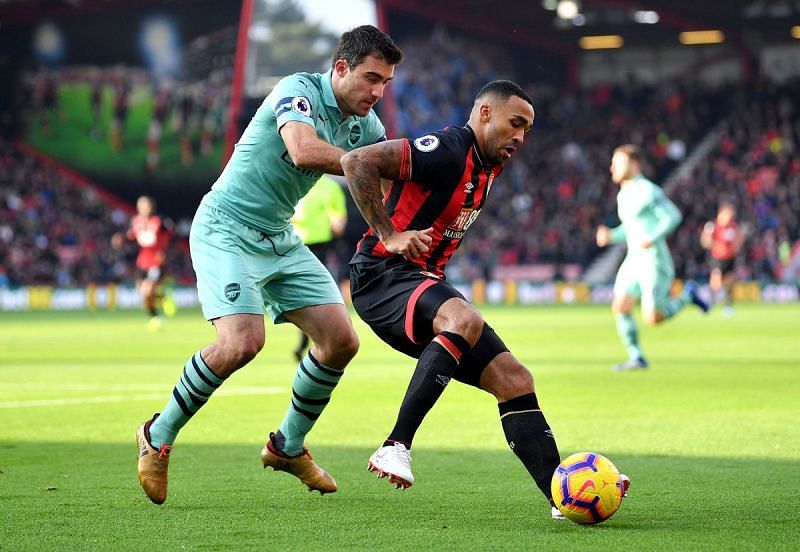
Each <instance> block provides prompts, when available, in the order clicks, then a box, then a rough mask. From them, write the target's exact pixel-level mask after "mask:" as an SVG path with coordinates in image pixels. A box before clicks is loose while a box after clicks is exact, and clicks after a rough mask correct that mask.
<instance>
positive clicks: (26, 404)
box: [0, 387, 287, 408]
mask: <svg viewBox="0 0 800 552" xmlns="http://www.w3.org/2000/svg"><path fill="white" fill-rule="evenodd" d="M286 392H287V390H286V388H285V387H233V388H230V389H220V390H219V391H217V392H216V393H214V396H215V397H216V396H222V397H234V396H242V395H277V394H283V393H286ZM167 396H168V391H165V392H161V393H148V394H146V395H104V396H102V397H75V398H73V399H32V400H26V401H8V402H0V408H34V407H42V406H70V405H84V404H102V403H118V402H127V401H152V400H157V399H165V398H166V397H167Z"/></svg>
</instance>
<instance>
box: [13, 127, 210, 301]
mask: <svg viewBox="0 0 800 552" xmlns="http://www.w3.org/2000/svg"><path fill="white" fill-rule="evenodd" d="M131 215H132V211H129V210H127V209H123V208H121V207H113V206H112V205H111V204H110V203H109V201H108V200H107V199H106V198H104V197H102V196H101V195H100V194H98V192H97V191H96V190H95V189H94V188H92V187H90V186H85V185H80V184H79V183H77V182H76V181H75V180H73V179H71V178H70V177H69V175H68V174H66V173H61V172H59V171H58V170H56V169H54V168H51V167H49V166H47V165H46V164H45V163H43V162H42V161H41V160H39V159H38V158H37V157H35V156H32V155H29V154H26V153H24V152H23V151H22V150H21V149H20V148H18V147H16V146H14V145H12V144H9V143H5V142H2V141H0V287H4V286H16V285H56V286H60V287H72V286H85V285H88V284H109V283H131V282H133V279H134V263H133V260H134V259H135V257H136V248H135V244H133V243H132V242H131V243H128V244H126V245H125V246H124V247H122V248H119V249H116V248H114V247H112V246H111V236H112V235H113V234H114V233H116V232H120V231H122V232H124V231H126V230H127V228H128V226H129V224H130V217H131ZM183 241H185V240H181V239H174V240H172V243H171V245H170V250H169V252H168V253H167V268H166V273H167V274H169V275H171V276H172V277H173V278H174V279H175V281H176V282H179V283H191V282H192V281H193V278H194V274H193V272H192V269H191V264H190V262H189V259H188V252H187V250H186V247H185V245H184V243H183Z"/></svg>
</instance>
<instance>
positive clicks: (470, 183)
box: [467, 182, 475, 191]
mask: <svg viewBox="0 0 800 552" xmlns="http://www.w3.org/2000/svg"><path fill="white" fill-rule="evenodd" d="M474 187H475V185H474V184H473V183H472V182H467V191H470V190H471V189H472V188H474Z"/></svg>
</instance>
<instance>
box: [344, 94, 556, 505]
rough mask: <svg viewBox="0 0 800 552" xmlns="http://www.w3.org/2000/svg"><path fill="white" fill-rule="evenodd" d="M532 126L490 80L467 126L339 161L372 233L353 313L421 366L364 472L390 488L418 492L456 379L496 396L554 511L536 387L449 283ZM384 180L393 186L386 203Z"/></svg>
mask: <svg viewBox="0 0 800 552" xmlns="http://www.w3.org/2000/svg"><path fill="white" fill-rule="evenodd" d="M533 119H534V110H533V102H532V100H531V99H530V97H529V96H528V95H527V93H525V91H524V90H522V89H521V88H520V87H519V86H517V85H516V84H514V83H512V82H510V81H493V82H490V83H489V84H487V85H486V86H484V87H483V88H482V89H481V91H480V92H478V95H477V96H476V97H475V103H474V104H473V107H472V111H471V112H470V116H469V121H468V123H467V125H466V126H463V127H448V128H446V129H445V130H443V131H438V132H431V133H429V134H426V135H424V136H422V137H419V138H416V139H414V140H410V139H402V140H390V141H387V142H381V143H378V144H373V145H371V146H366V147H363V148H358V149H356V150H353V151H352V152H350V153H348V154H346V155H344V156H343V157H342V168H343V169H344V174H345V177H346V178H347V183H348V186H349V188H350V192H351V194H352V196H353V199H354V200H355V202H356V205H357V206H358V208H359V210H360V211H361V213H362V215H364V218H365V219H366V221H367V223H368V224H369V226H370V230H369V231H368V232H367V233H366V234H365V235H364V237H363V239H362V240H361V242H360V243H359V245H358V250H357V251H356V254H355V255H354V256H353V258H352V260H351V261H350V290H351V294H352V298H353V306H354V307H355V309H356V312H358V314H359V316H360V317H361V318H362V319H363V320H364V321H365V322H366V323H367V324H369V326H370V327H371V328H372V330H373V331H374V332H375V333H376V334H377V335H378V336H379V337H380V338H381V339H383V340H384V341H386V342H387V343H388V344H389V345H390V346H392V347H393V348H395V349H397V350H398V351H401V352H403V353H405V354H407V355H409V356H412V357H415V358H418V359H419V360H418V362H417V366H416V369H415V370H414V374H413V376H412V378H411V382H410V383H409V386H408V390H407V391H406V395H405V397H404V399H403V403H402V404H401V406H400V411H399V413H398V416H397V421H396V424H395V426H394V428H393V429H392V431H391V432H390V433H389V436H388V438H387V439H386V441H385V442H384V443H383V445H382V446H381V447H379V448H378V450H377V451H375V453H374V454H373V455H372V456H371V457H370V459H369V463H368V468H369V469H370V470H371V471H374V472H377V473H378V475H379V476H380V477H388V478H389V482H390V483H392V484H394V485H395V486H397V487H403V488H405V487H409V486H411V485H412V484H413V483H414V476H413V475H412V473H411V455H410V452H409V451H410V449H411V443H412V439H413V438H414V435H415V433H416V431H417V429H418V428H419V426H420V424H421V423H422V420H423V418H424V417H425V415H426V414H427V413H428V412H429V411H430V409H431V408H433V405H434V404H435V403H436V401H437V400H438V399H439V397H440V396H441V394H442V392H443V390H444V388H445V387H446V386H447V385H448V383H449V382H450V381H451V380H452V379H456V380H459V381H461V382H464V383H467V384H469V385H473V386H475V387H478V388H480V389H483V390H484V391H486V392H488V393H491V394H492V395H494V396H495V398H496V399H497V402H498V408H499V410H500V419H501V422H502V425H503V430H504V432H505V435H506V439H507V441H508V443H509V446H510V447H511V449H512V450H513V451H514V453H515V454H516V455H517V457H518V458H519V459H520V460H521V461H522V463H523V465H524V466H525V468H526V469H527V470H528V472H529V473H530V475H531V476H532V478H533V479H534V481H535V482H536V485H537V486H538V487H539V489H540V490H541V491H542V493H543V494H544V495H545V497H546V498H547V499H548V500H550V503H551V505H552V496H551V492H550V480H551V478H552V475H553V472H554V471H555V469H556V467H557V466H558V463H559V461H560V459H559V454H558V448H557V446H556V443H555V439H554V437H553V433H552V431H551V430H550V426H549V425H548V424H547V421H546V420H545V418H544V415H543V414H542V411H541V409H540V407H539V403H538V399H537V397H536V393H535V391H534V387H533V377H532V376H531V373H530V372H529V371H528V369H527V368H526V367H525V366H523V365H522V364H521V363H520V362H519V361H518V360H517V359H516V358H515V357H514V356H513V355H512V354H511V352H510V351H509V350H508V348H507V347H506V346H505V344H504V343H503V341H502V340H501V339H500V337H498V336H497V334H496V333H495V332H494V331H493V330H492V328H491V327H490V326H489V325H488V324H486V322H485V321H484V320H483V316H482V315H481V314H480V313H479V312H478V311H477V310H476V309H475V307H473V306H472V305H471V304H470V303H469V302H468V301H467V300H466V298H465V297H464V296H463V295H461V294H460V293H459V292H458V291H457V290H456V289H455V288H454V287H453V286H451V285H450V284H449V283H447V282H446V281H445V273H444V271H445V266H446V265H447V262H448V261H449V260H450V258H451V257H452V255H453V253H454V252H455V250H456V249H457V248H458V246H459V244H460V243H461V240H462V239H463V238H464V235H465V233H466V231H467V230H468V229H469V227H470V226H471V225H472V223H473V222H474V221H475V219H476V218H477V217H478V215H479V214H480V211H481V209H482V208H483V206H484V205H485V203H486V200H487V199H488V197H489V195H490V192H491V189H492V186H493V185H494V182H495V179H496V178H497V177H498V175H499V174H500V172H501V170H502V166H503V163H504V162H505V161H507V160H508V159H510V158H511V156H512V155H513V154H514V152H515V151H516V150H517V148H518V147H519V146H521V145H522V143H523V141H524V139H525V134H526V133H527V131H528V130H530V128H531V126H532V125H533ZM381 179H385V180H388V181H391V184H390V185H389V186H388V189H387V190H386V193H385V194H383V193H382V188H381ZM554 512H555V510H554ZM553 515H554V517H555V513H554V514H553Z"/></svg>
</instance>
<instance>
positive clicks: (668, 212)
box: [597, 144, 708, 372]
mask: <svg viewBox="0 0 800 552" xmlns="http://www.w3.org/2000/svg"><path fill="white" fill-rule="evenodd" d="M641 165H642V153H641V149H640V148H639V147H638V146H635V145H632V144H626V145H623V146H620V147H618V148H616V149H615V150H614V154H613V156H612V158H611V168H610V170H611V180H612V181H613V182H614V183H615V184H618V185H619V193H618V194H617V214H618V215H619V219H620V222H621V224H620V225H619V226H616V227H615V228H608V227H607V226H600V227H598V229H597V245H599V246H600V247H604V246H606V245H608V244H615V243H621V242H623V241H624V242H626V243H627V245H628V253H627V255H626V256H625V260H624V261H622V265H621V266H620V267H619V271H618V272H617V278H616V281H615V282H614V301H613V303H612V306H611V309H612V311H613V313H614V317H615V318H616V322H617V333H618V334H619V337H620V340H621V341H622V344H623V345H624V346H625V349H626V350H627V352H628V360H627V361H625V362H621V363H619V364H616V365H615V366H614V367H613V369H614V371H616V372H624V371H628V370H636V369H644V368H647V367H648V366H649V364H648V362H647V360H646V359H645V357H644V353H642V349H641V346H640V345H639V338H638V331H637V329H636V322H635V321H634V319H633V316H632V315H631V312H632V311H633V307H634V305H635V304H636V301H637V300H641V309H642V318H643V319H644V321H645V322H646V323H648V324H653V325H655V324H660V323H661V322H663V321H664V320H668V319H670V318H672V317H673V316H675V315H676V314H678V312H680V311H681V309H683V307H684V306H686V305H687V304H689V303H694V304H695V305H696V306H697V307H698V308H700V309H701V310H702V311H703V312H707V311H708V305H707V304H706V303H705V302H704V301H703V300H702V299H701V298H700V297H699V296H698V294H697V286H696V285H695V284H694V282H688V283H687V284H686V285H685V286H684V288H683V291H682V293H681V294H680V295H679V296H677V297H671V296H670V289H671V287H672V280H673V279H674V278H675V266H674V264H673V262H672V256H671V255H670V251H669V247H668V246H667V236H668V235H669V234H671V233H672V232H673V231H674V230H675V228H677V227H678V224H680V222H681V219H682V218H683V217H682V216H681V213H680V211H678V208H677V207H675V204H674V203H672V201H670V200H669V198H668V197H667V196H666V195H665V194H664V192H663V191H662V190H661V188H659V187H658V186H656V185H655V184H654V183H653V182H651V181H650V180H648V179H647V178H645V177H644V176H643V175H642V168H641Z"/></svg>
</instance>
